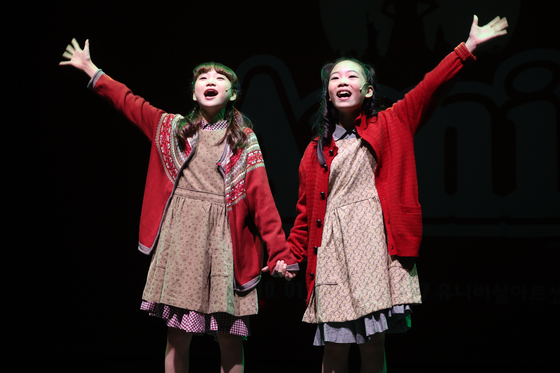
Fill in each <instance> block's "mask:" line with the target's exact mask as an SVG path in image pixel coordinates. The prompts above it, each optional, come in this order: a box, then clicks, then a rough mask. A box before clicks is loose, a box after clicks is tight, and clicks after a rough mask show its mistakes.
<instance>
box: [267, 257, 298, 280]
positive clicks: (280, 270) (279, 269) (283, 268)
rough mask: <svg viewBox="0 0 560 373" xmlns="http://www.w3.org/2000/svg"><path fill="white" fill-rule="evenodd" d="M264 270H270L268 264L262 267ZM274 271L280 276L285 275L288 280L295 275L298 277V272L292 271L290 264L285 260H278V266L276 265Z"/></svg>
mask: <svg viewBox="0 0 560 373" xmlns="http://www.w3.org/2000/svg"><path fill="white" fill-rule="evenodd" d="M262 271H263V272H269V271H270V268H268V266H266V267H264V268H263V269H262ZM273 273H274V274H275V275H277V276H279V277H284V278H285V279H286V281H290V280H291V279H293V278H294V277H296V275H297V272H290V271H288V265H287V264H286V263H284V261H283V260H279V261H277V262H276V266H275V267H274V271H273Z"/></svg>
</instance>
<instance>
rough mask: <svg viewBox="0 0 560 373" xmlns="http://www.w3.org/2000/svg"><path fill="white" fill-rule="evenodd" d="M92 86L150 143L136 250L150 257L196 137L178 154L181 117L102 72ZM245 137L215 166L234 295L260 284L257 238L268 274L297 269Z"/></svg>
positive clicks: (254, 149) (257, 154) (251, 142)
mask: <svg viewBox="0 0 560 373" xmlns="http://www.w3.org/2000/svg"><path fill="white" fill-rule="evenodd" d="M92 85H93V89H94V91H95V92H96V93H97V94H99V95H100V96H102V97H104V98H106V99H107V100H108V101H109V102H111V103H112V104H113V105H114V107H115V108H116V109H117V110H119V111H120V112H122V113H123V114H124V115H125V116H126V117H127V118H128V119H129V120H130V121H131V122H133V123H134V124H136V125H137V126H138V127H139V128H140V129H141V130H142V132H144V134H145V135H146V136H147V137H148V138H149V139H150V140H151V142H152V147H151V152H150V161H149V166H148V175H147V177H146V187H145V190H144V201H143V204H142V215H141V217H140V231H139V235H140V238H139V244H138V248H139V250H140V251H141V252H143V253H145V254H149V253H150V252H151V251H152V250H153V248H154V247H155V245H156V243H157V238H158V236H159V230H160V227H161V222H162V220H163V216H164V214H165V211H166V209H167V206H168V203H169V201H170V199H171V196H172V194H173V191H174V189H175V187H176V184H177V183H176V182H177V181H178V175H180V174H181V172H182V169H183V168H184V167H186V165H187V164H188V161H189V159H190V158H191V157H192V155H193V152H192V151H191V149H196V141H197V139H198V134H196V135H194V136H193V137H192V138H190V139H188V141H187V146H186V149H185V150H183V151H182V150H181V149H180V148H179V144H178V142H177V139H176V136H175V133H176V129H177V124H178V121H179V120H180V119H181V118H182V117H181V116H180V115H173V114H167V113H165V112H164V111H163V110H160V109H157V108H155V107H153V106H152V105H150V104H149V103H148V102H147V101H146V100H144V99H143V98H141V97H139V96H135V95H134V94H133V93H132V92H131V91H130V89H129V88H128V87H126V86H125V85H124V84H122V83H119V82H117V81H115V80H113V79H111V78H110V77H108V76H107V75H105V74H103V73H102V72H101V71H100V72H98V74H96V76H94V78H93V79H92V82H91V83H90V86H92ZM245 133H246V134H247V137H248V140H247V145H246V146H245V148H243V149H239V150H237V151H236V152H235V153H233V152H232V151H231V150H230V148H229V146H227V144H226V145H225V149H224V152H223V155H222V157H221V159H220V160H219V162H218V164H217V166H218V167H219V169H220V171H221V172H222V175H223V176H224V184H225V193H226V208H227V211H228V218H229V224H230V231H231V239H232V245H233V262H234V273H235V280H236V284H235V290H237V291H247V290H250V289H252V288H254V287H255V286H256V285H257V283H258V281H259V279H260V273H261V268H262V265H263V252H262V247H261V241H260V239H259V234H260V236H261V237H262V240H263V241H264V243H265V244H266V248H267V250H268V254H269V258H268V266H269V268H271V270H272V269H273V268H274V266H275V265H276V261H277V260H284V261H285V262H286V263H287V264H288V265H289V267H288V268H289V269H290V270H294V271H296V270H297V269H298V268H299V266H298V264H297V262H296V259H295V258H294V256H293V255H292V254H291V253H290V250H289V246H288V244H287V242H286V236H285V234H284V231H283V229H282V222H281V219H280V215H279V214H278V210H277V209H276V204H275V203H274V199H273V197H272V193H271V191H270V186H269V183H268V178H267V174H266V170H265V168H264V162H263V159H262V155H261V151H260V147H259V144H258V142H257V138H256V136H255V134H254V133H253V131H252V130H250V129H249V128H245Z"/></svg>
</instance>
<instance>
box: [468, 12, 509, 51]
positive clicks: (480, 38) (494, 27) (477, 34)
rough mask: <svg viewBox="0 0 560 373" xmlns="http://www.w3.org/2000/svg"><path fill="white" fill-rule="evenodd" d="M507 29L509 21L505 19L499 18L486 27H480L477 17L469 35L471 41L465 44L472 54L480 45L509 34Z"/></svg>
mask: <svg viewBox="0 0 560 373" xmlns="http://www.w3.org/2000/svg"><path fill="white" fill-rule="evenodd" d="M507 27H508V23H507V19H506V18H505V17H503V18H500V17H499V16H498V17H496V18H494V19H493V20H492V21H490V23H488V24H487V25H486V26H482V27H480V26H478V17H477V16H476V15H475V16H474V19H473V23H472V26H471V32H470V33H469V39H468V40H467V42H466V43H465V44H466V45H467V49H468V50H469V52H471V53H472V52H474V50H475V49H476V47H478V46H479V45H480V44H482V43H485V42H487V41H488V40H490V39H494V38H496V37H498V36H502V35H505V34H507V31H506V28H507Z"/></svg>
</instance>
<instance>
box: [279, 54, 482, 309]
mask: <svg viewBox="0 0 560 373" xmlns="http://www.w3.org/2000/svg"><path fill="white" fill-rule="evenodd" d="M474 60H475V58H474V56H473V55H472V54H471V53H470V52H469V51H468V50H467V48H466V46H465V44H464V43H461V44H460V45H459V46H458V47H457V48H455V50H454V52H452V53H450V54H449V55H448V56H447V57H446V58H445V59H444V60H443V61H442V62H440V63H439V65H438V66H437V67H436V68H435V69H434V70H432V71H431V72H429V73H428V74H426V76H425V77H424V79H423V80H422V82H420V83H419V84H418V85H417V86H416V87H415V88H414V89H412V90H411V91H410V92H409V93H407V94H406V95H405V97H404V98H403V99H402V100H399V101H398V102H397V103H395V104H394V105H393V106H392V107H390V108H388V109H386V110H383V111H380V112H379V113H377V114H376V115H375V116H373V117H371V118H366V117H365V115H364V114H363V113H362V114H360V115H359V116H358V117H357V118H356V121H355V124H356V130H357V132H358V135H359V136H360V137H361V138H363V139H364V140H365V141H366V142H367V143H369V144H370V145H371V147H372V148H373V150H374V151H375V154H376V156H377V168H376V170H375V185H376V187H377V191H378V194H379V199H380V202H381V207H382V210H383V217H384V221H385V227H386V231H387V246H388V250H389V254H390V255H399V256H418V250H419V247H420V241H421V239H422V213H421V210H420V203H419V202H418V182H417V179H416V163H415V158H414V134H415V133H416V131H417V130H418V129H419V128H420V127H421V126H422V125H423V124H425V123H426V122H427V121H428V119H429V117H430V115H431V114H432V112H433V110H434V109H435V106H436V103H437V98H438V97H439V94H440V92H441V91H442V88H443V86H444V85H445V84H446V83H448V82H449V81H450V80H451V79H452V78H453V77H455V76H456V75H457V74H458V73H459V71H461V70H462V68H463V66H465V65H466V64H467V63H469V62H471V61H474ZM317 144H318V141H317V139H315V140H313V141H312V142H311V143H310V144H309V146H308V147H307V149H306V150H305V153H304V155H303V158H302V161H301V163H300V167H299V179H300V184H299V198H298V202H297V207H296V208H297V217H296V220H295V223H294V227H293V228H292V230H291V232H290V236H289V238H288V243H289V244H290V248H291V250H292V252H293V253H294V255H295V256H296V258H297V259H298V261H300V262H301V261H303V260H305V259H307V274H306V283H307V300H308V301H309V299H310V297H311V294H312V292H313V289H314V285H315V270H316V265H317V251H318V250H320V247H321V239H322V235H323V219H324V216H325V210H326V206H327V199H328V182H329V170H330V166H331V163H332V160H333V158H334V157H336V155H337V151H338V148H337V147H336V144H335V142H334V141H333V140H332V138H331V139H330V141H326V142H325V145H324V147H323V153H324V155H325V161H326V164H320V162H319V160H318V157H317Z"/></svg>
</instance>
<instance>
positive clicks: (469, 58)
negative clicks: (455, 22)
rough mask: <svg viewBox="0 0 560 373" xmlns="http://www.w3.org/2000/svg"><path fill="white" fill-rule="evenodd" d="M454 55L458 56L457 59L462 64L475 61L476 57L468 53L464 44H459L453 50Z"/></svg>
mask: <svg viewBox="0 0 560 373" xmlns="http://www.w3.org/2000/svg"><path fill="white" fill-rule="evenodd" d="M455 53H457V55H458V56H459V58H460V59H461V61H463V62H474V61H476V57H475V56H474V55H473V54H472V53H471V52H469V50H468V49H467V45H466V44H465V43H464V42H463V43H461V44H459V45H458V46H457V47H456V48H455Z"/></svg>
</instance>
